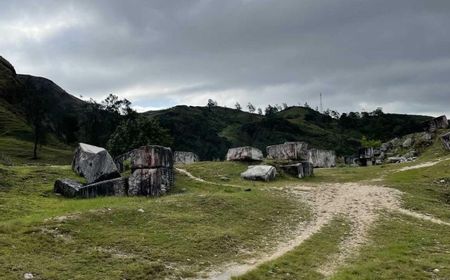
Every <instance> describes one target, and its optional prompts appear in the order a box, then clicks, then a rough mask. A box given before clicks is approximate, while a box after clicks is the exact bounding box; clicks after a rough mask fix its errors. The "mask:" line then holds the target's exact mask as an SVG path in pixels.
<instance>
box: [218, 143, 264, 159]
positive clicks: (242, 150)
mask: <svg viewBox="0 0 450 280" xmlns="http://www.w3.org/2000/svg"><path fill="white" fill-rule="evenodd" d="M227 160H229V161H261V160H263V153H262V152H261V150H260V149H257V148H254V147H250V146H245V147H237V148H231V149H229V150H228V153H227Z"/></svg>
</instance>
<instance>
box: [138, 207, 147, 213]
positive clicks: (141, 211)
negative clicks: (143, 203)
mask: <svg viewBox="0 0 450 280" xmlns="http://www.w3.org/2000/svg"><path fill="white" fill-rule="evenodd" d="M137 211H138V212H140V213H144V212H145V211H144V209H142V208H139V209H138V210H137Z"/></svg>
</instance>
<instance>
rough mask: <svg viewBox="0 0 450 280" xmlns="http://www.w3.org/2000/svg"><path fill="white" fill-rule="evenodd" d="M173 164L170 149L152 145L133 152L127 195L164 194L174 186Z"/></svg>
mask: <svg viewBox="0 0 450 280" xmlns="http://www.w3.org/2000/svg"><path fill="white" fill-rule="evenodd" d="M173 163H174V162H173V155H172V150H171V149H170V148H166V147H162V146H156V145H153V146H143V147H140V148H138V149H135V150H133V152H132V153H131V171H132V174H131V176H130V178H129V182H128V195H130V196H136V195H144V196H160V195H163V194H165V193H166V192H167V191H169V190H170V188H171V187H172V186H173V184H174V173H173Z"/></svg>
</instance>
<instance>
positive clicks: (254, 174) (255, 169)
mask: <svg viewBox="0 0 450 280" xmlns="http://www.w3.org/2000/svg"><path fill="white" fill-rule="evenodd" d="M266 152H267V159H269V160H273V161H274V165H275V166H276V167H274V166H271V165H250V166H249V167H248V170H247V171H245V172H243V173H242V174H241V177H242V178H244V179H248V180H263V181H268V180H271V179H274V178H275V177H276V175H277V169H279V170H280V171H283V172H284V173H286V174H290V175H293V176H295V177H298V178H304V177H308V176H312V175H313V174H314V167H334V166H336V155H335V152H334V151H328V150H319V149H308V143H305V142H286V143H284V144H278V145H271V146H268V147H267V148H266ZM226 158H227V160H229V161H262V160H263V159H264V157H263V153H262V151H261V150H259V149H257V148H254V147H249V146H246V147H237V148H232V149H229V150H228V153H227V156H226Z"/></svg>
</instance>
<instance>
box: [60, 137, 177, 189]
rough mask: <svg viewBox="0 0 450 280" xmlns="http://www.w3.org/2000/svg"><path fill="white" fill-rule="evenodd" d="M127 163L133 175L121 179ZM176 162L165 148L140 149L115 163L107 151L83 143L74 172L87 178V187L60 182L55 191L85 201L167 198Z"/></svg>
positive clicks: (77, 153) (168, 149)
mask: <svg viewBox="0 0 450 280" xmlns="http://www.w3.org/2000/svg"><path fill="white" fill-rule="evenodd" d="M126 160H129V164H130V165H129V167H130V169H131V175H130V176H129V177H121V175H120V172H123V171H124V170H125V169H126V166H125V165H124V161H126ZM173 162H174V161H173V155H172V151H171V149H170V148H166V147H162V146H156V145H152V146H143V147H140V148H138V149H135V150H133V151H130V152H129V153H127V154H126V155H122V156H121V157H120V158H119V159H116V162H115V161H114V160H113V158H112V157H111V155H110V154H109V153H108V151H106V150H105V149H104V148H101V147H96V146H92V145H88V144H84V143H80V144H79V145H78V147H77V149H76V150H75V156H74V159H73V162H72V170H73V171H74V172H75V173H77V174H78V175H80V176H83V177H84V178H85V179H86V184H82V183H80V182H77V181H74V180H71V179H59V180H56V182H55V185H54V192H55V193H59V194H61V195H64V196H66V197H82V198H90V197H96V196H107V195H115V196H126V195H128V196H136V195H143V196H159V195H163V194H165V193H166V192H167V191H168V190H170V188H171V187H172V186H173V184H174V171H173ZM116 163H117V164H116Z"/></svg>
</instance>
